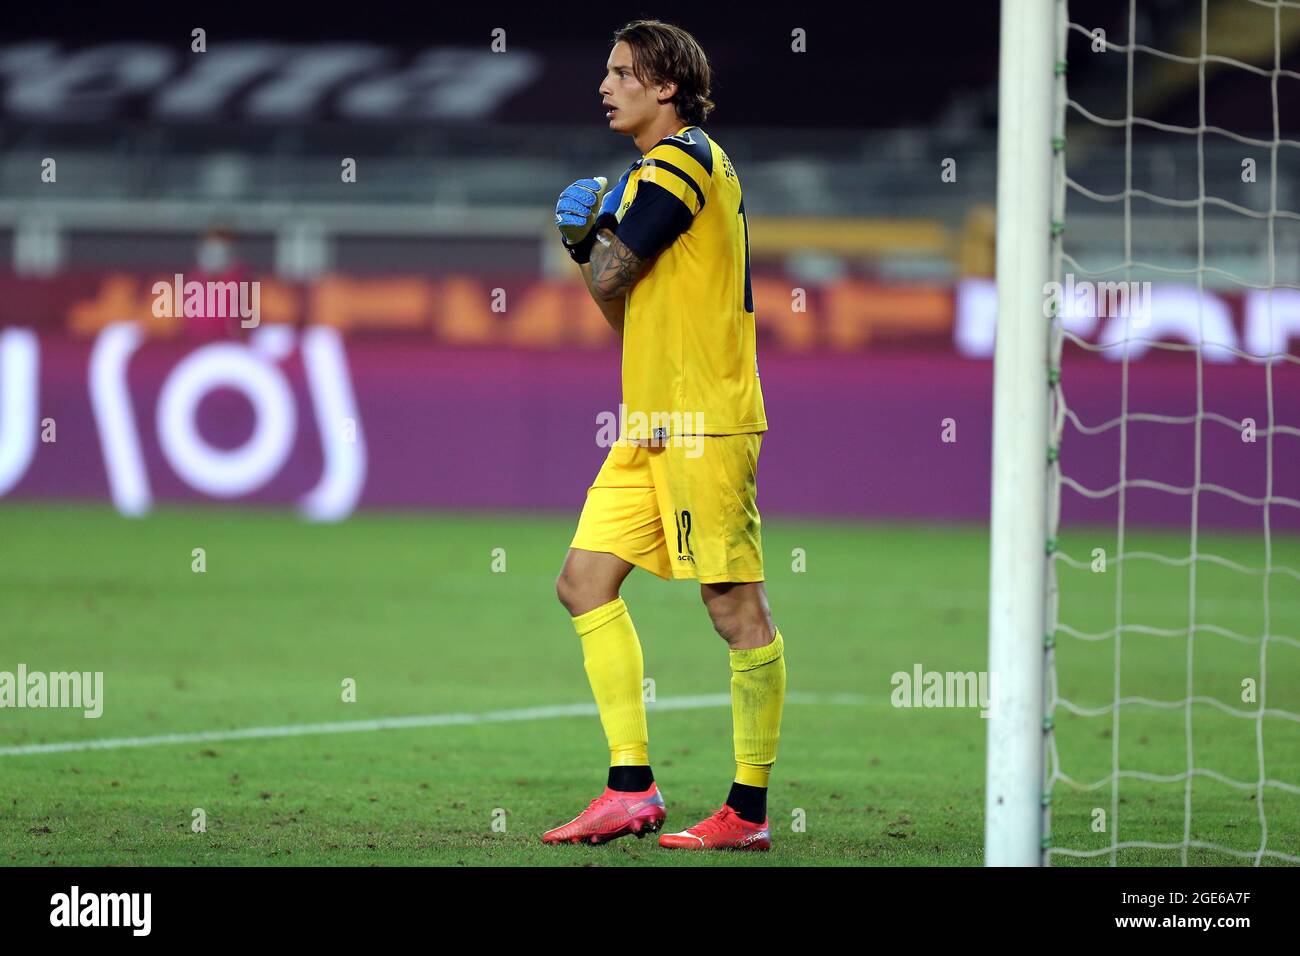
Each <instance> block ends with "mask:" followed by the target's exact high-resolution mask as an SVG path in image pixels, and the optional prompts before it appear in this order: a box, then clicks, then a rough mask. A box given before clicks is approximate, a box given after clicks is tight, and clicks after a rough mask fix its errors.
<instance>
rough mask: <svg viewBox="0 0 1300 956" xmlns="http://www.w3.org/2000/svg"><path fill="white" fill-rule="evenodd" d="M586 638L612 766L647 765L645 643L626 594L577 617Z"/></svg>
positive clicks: (585, 659) (589, 671) (585, 663)
mask: <svg viewBox="0 0 1300 956" xmlns="http://www.w3.org/2000/svg"><path fill="white" fill-rule="evenodd" d="M573 626H574V629H575V630H577V632H578V636H579V637H581V638H582V658H583V666H585V667H586V669H587V679H588V680H589V681H591V692H592V694H593V695H594V696H595V698H596V708H597V709H598V710H599V711H600V723H601V726H603V727H604V728H605V739H606V740H607V741H609V764H610V766H611V767H631V766H642V765H646V766H648V765H649V763H650V756H649V735H648V734H647V732H646V723H645V700H644V698H643V697H642V691H641V680H642V675H643V672H644V671H643V669H644V666H645V665H644V663H643V661H642V658H641V642H640V641H638V640H637V638H636V628H634V627H633V626H632V618H631V617H630V616H629V615H628V613H627V605H626V604H624V603H623V599H622V598H615V599H614V600H613V601H610V602H609V603H608V604H602V605H601V606H600V607H598V608H596V609H595V610H593V611H588V612H587V613H586V614H579V615H578V616H577V617H575V618H574V619H573Z"/></svg>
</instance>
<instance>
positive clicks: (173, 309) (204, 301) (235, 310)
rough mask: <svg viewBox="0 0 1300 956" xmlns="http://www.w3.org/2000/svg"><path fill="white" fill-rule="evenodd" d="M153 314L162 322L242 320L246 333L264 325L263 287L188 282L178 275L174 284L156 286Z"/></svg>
mask: <svg viewBox="0 0 1300 956" xmlns="http://www.w3.org/2000/svg"><path fill="white" fill-rule="evenodd" d="M152 291H153V295H154V299H153V314H154V315H155V316H156V317H158V318H160V319H162V318H190V319H193V318H204V317H206V318H210V319H213V318H215V319H232V318H238V319H239V320H240V321H239V325H240V327H241V328H245V329H255V328H257V326H258V324H259V323H260V322H261V321H262V284H261V283H260V282H258V281H256V280H253V281H239V282H236V281H234V280H233V279H232V280H230V281H227V282H216V281H211V280H209V281H207V282H199V281H197V280H193V279H192V280H190V281H189V282H186V281H185V276H184V275H183V274H182V273H180V272H177V273H176V274H175V275H174V276H172V281H171V282H162V281H159V282H155V283H154V284H153V289H152Z"/></svg>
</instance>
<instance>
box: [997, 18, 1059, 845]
mask: <svg viewBox="0 0 1300 956" xmlns="http://www.w3.org/2000/svg"><path fill="white" fill-rule="evenodd" d="M1056 22H1057V4H1056V3H1055V2H1053V0H1003V2H1002V23H1001V36H1000V40H999V66H998V167H997V176H998V186H997V296H998V306H997V308H998V312H997V340H996V346H995V350H994V373H993V374H994V381H993V500H992V512H991V553H990V577H989V663H988V667H989V673H990V675H991V678H993V675H996V677H995V679H996V684H993V686H994V687H996V693H997V701H996V704H995V707H994V708H993V713H992V714H991V716H990V717H989V718H988V722H989V723H988V759H987V786H986V791H985V811H984V846H985V850H984V862H985V864H986V865H988V866H1037V865H1039V863H1040V862H1041V859H1042V857H1041V854H1042V830H1043V827H1042V813H1043V807H1042V801H1043V786H1042V781H1043V700H1044V690H1043V678H1044V644H1043V640H1044V629H1045V625H1046V611H1045V592H1046V588H1045V582H1046V578H1045V575H1046V540H1047V531H1046V526H1047V446H1048V436H1049V430H1048V399H1049V391H1050V389H1049V383H1048V331H1049V326H1048V322H1047V320H1046V319H1045V318H1044V316H1043V286H1044V285H1045V284H1046V283H1047V282H1048V281H1049V279H1050V275H1049V272H1050V269H1051V255H1050V251H1051V248H1050V247H1051V220H1052V216H1051V199H1052V135H1053V122H1054V109H1053V106H1054V102H1053V101H1054V98H1055V93H1054V90H1055V83H1054V82H1053V63H1054V61H1055V56H1056V31H1055V25H1056Z"/></svg>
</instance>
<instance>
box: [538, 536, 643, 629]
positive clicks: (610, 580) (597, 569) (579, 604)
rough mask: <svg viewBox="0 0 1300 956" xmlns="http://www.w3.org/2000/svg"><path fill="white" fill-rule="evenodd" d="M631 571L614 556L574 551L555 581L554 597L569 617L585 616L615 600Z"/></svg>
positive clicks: (625, 563) (623, 562)
mask: <svg viewBox="0 0 1300 956" xmlns="http://www.w3.org/2000/svg"><path fill="white" fill-rule="evenodd" d="M631 570H632V565H630V564H628V563H627V562H626V561H624V560H623V559H622V558H619V557H617V556H615V555H612V554H605V553H603V552H594V551H573V550H571V551H570V552H569V555H568V557H567V558H565V561H564V567H562V568H561V569H560V574H559V577H557V578H556V579H555V596H556V597H557V598H559V600H560V603H561V604H562V605H564V609H565V610H566V611H568V612H569V615H570V616H572V617H577V616H578V615H580V614H586V613H587V612H588V611H594V610H595V609H596V608H598V607H602V606H603V605H606V604H608V603H609V602H610V601H613V600H615V599H616V598H617V597H618V590H619V587H620V586H621V585H622V584H623V579H624V578H626V577H627V575H628V573H629V572H630V571H631Z"/></svg>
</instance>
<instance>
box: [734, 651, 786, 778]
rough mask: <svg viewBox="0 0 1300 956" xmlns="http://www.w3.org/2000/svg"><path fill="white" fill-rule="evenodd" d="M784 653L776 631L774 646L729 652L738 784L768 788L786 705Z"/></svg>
mask: <svg viewBox="0 0 1300 956" xmlns="http://www.w3.org/2000/svg"><path fill="white" fill-rule="evenodd" d="M784 649H785V648H784V644H783V643H782V641H781V632H780V631H777V632H776V637H775V638H774V639H773V641H772V643H771V644H767V645H765V646H763V647H752V648H746V649H744V650H739V651H731V652H730V655H731V723H732V730H733V735H734V737H735V744H736V783H743V784H747V785H748V786H751V787H766V786H767V781H768V777H770V776H771V774H772V764H774V763H776V745H777V741H778V740H779V739H780V737H781V707H782V705H783V704H784V703H785V654H784Z"/></svg>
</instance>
